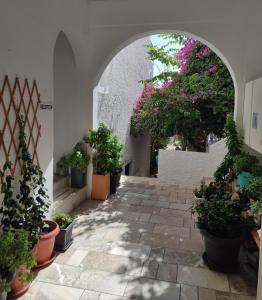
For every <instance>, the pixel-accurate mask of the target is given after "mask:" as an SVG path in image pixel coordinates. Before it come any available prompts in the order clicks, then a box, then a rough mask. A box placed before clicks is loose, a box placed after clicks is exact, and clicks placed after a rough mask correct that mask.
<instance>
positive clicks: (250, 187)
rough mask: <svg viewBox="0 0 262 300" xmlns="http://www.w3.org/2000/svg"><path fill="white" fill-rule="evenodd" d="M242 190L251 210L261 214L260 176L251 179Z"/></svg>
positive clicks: (261, 186) (261, 182)
mask: <svg viewBox="0 0 262 300" xmlns="http://www.w3.org/2000/svg"><path fill="white" fill-rule="evenodd" d="M243 191H244V192H245V193H246V194H247V196H248V198H249V199H250V202H251V210H252V212H253V213H254V214H257V215H262V177H258V178H253V179H251V180H250V181H249V183H248V184H247V186H245V188H244V189H243Z"/></svg>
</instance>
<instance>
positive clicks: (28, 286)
mask: <svg viewBox="0 0 262 300" xmlns="http://www.w3.org/2000/svg"><path fill="white" fill-rule="evenodd" d="M29 288H30V284H28V285H27V286H25V287H24V288H23V289H21V290H19V291H18V292H16V293H12V292H10V293H8V294H7V299H14V298H18V297H20V296H22V295H23V294H25V293H26V292H27V291H28V289H29Z"/></svg>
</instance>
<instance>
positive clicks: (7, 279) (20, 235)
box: [0, 227, 36, 300]
mask: <svg viewBox="0 0 262 300" xmlns="http://www.w3.org/2000/svg"><path fill="white" fill-rule="evenodd" d="M0 253H1V255H0V299H1V300H5V299H6V296H7V292H11V294H12V295H16V294H17V292H18V293H19V292H20V291H21V289H27V288H28V284H29V282H30V281H31V280H32V275H31V272H30V270H31V268H32V267H33V266H34V265H35V263H36V260H35V256H34V254H33V252H32V251H31V250H30V243H29V241H28V233H27V232H26V231H25V230H23V229H19V230H15V229H12V228H11V227H10V228H9V229H8V230H7V231H2V232H1V233H0ZM22 265H23V266H25V268H26V269H27V271H26V272H20V271H21V266H22Z"/></svg>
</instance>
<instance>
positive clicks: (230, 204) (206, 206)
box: [192, 187, 254, 238]
mask: <svg viewBox="0 0 262 300" xmlns="http://www.w3.org/2000/svg"><path fill="white" fill-rule="evenodd" d="M231 197H232V195H231V194H230V193H227V192H226V191H225V189H224V188H222V187H219V188H217V189H216V191H214V190H213V191H212V193H210V194H209V195H208V196H206V198H205V199H199V200H197V201H196V203H195V204H194V205H193V206H192V213H193V214H195V213H196V214H197V225H198V227H199V228H200V229H203V230H206V231H207V232H209V233H210V234H212V235H214V236H216V237H220V238H234V237H238V236H240V235H242V234H243V233H244V231H245V230H246V229H247V228H248V226H252V225H254V218H253V217H252V216H248V215H246V214H244V213H243V211H247V210H248V209H249V204H248V203H249V202H248V200H247V199H246V197H245V195H244V194H240V195H239V200H232V199H231Z"/></svg>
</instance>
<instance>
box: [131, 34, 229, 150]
mask: <svg viewBox="0 0 262 300" xmlns="http://www.w3.org/2000/svg"><path fill="white" fill-rule="evenodd" d="M165 38H166V39H167V40H168V39H169V40H168V41H167V44H169V45H170V43H173V44H174V43H177V42H178V41H179V42H180V43H182V44H183V45H182V47H181V48H180V49H179V51H170V49H169V50H166V48H165V46H161V47H156V46H152V45H149V46H147V47H148V48H149V58H150V59H151V60H153V61H154V60H159V61H161V62H162V63H165V64H166V65H173V66H177V68H178V71H172V72H170V71H169V72H163V73H162V74H160V75H158V76H155V77H153V78H150V79H148V80H146V81H145V86H144V90H143V92H142V94H141V96H140V97H139V98H138V99H137V100H136V102H135V103H134V111H133V116H132V119H131V122H132V126H131V128H132V133H133V134H134V135H138V134H144V133H145V132H146V133H149V134H150V135H151V138H152V142H153V144H154V147H155V148H156V149H159V148H163V147H165V146H166V143H167V141H168V137H171V136H173V135H178V136H179V137H180V139H181V143H182V148H183V149H185V148H186V147H191V148H193V149H195V150H198V151H205V148H206V139H207V136H208V135H209V134H210V133H212V134H215V135H216V136H218V137H221V136H222V135H223V128H224V124H225V118H226V115H227V113H228V112H232V111H233V108H234V86H233V81H232V78H231V76H230V73H229V71H228V69H227V67H226V66H225V65H224V63H223V62H222V60H221V59H220V58H219V57H218V56H217V55H216V54H215V53H214V52H213V51H212V50H211V49H210V48H208V47H207V46H205V45H204V44H202V43H201V42H199V41H196V40H194V39H192V38H187V37H182V36H177V35H165ZM165 51H166V52H165Z"/></svg>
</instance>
